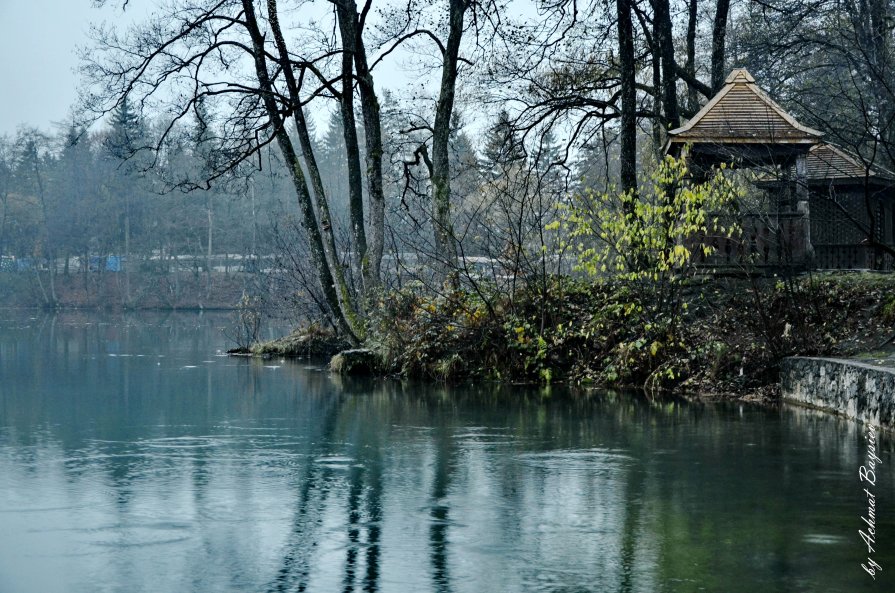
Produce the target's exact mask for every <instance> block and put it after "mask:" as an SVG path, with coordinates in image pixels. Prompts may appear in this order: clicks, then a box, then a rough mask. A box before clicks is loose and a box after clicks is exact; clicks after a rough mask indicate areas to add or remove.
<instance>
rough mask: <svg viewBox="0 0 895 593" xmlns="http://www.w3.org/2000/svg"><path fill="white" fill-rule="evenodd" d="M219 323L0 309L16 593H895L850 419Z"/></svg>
mask: <svg viewBox="0 0 895 593" xmlns="http://www.w3.org/2000/svg"><path fill="white" fill-rule="evenodd" d="M228 323H229V322H228V317H227V316H226V315H208V314H206V315H197V314H176V315H175V314H168V315H164V314H141V315H132V316H115V315H98V314H60V315H56V316H39V315H35V314H34V313H31V314H28V313H21V312H8V311H7V312H2V311H0V592H2V593H31V592H34V593H53V592H66V593H68V592H90V593H95V592H105V591H109V592H113V591H114V592H128V593H134V592H143V591H145V592H152V593H165V592H172V593H175V592H176V593H182V592H189V591H196V592H223V591H239V592H254V591H311V592H329V591H383V592H388V591H396V592H414V593H415V592H427V591H436V592H448V591H456V592H461V591H470V592H492V591H493V592H500V591H513V592H515V591H520V592H521V591H555V592H560V591H562V592H577V591H613V592H643V593H654V592H691V591H692V592H696V591H713V592H741V591H742V592H775V591H780V592H798V591H805V592H808V591H811V592H848V593H851V592H854V591H893V590H895V586H893V583H895V467H893V461H895V460H893V454H892V449H893V445H892V441H891V440H884V442H883V443H882V448H883V451H882V453H881V457H882V458H883V465H882V469H881V471H880V472H879V480H878V483H877V486H876V488H875V493H876V495H877V522H878V524H877V527H878V530H877V531H878V534H879V540H880V541H879V546H878V547H877V553H876V555H875V556H874V558H875V559H876V560H877V561H878V562H879V563H880V564H882V566H883V567H884V572H883V573H882V575H881V576H880V577H879V578H878V579H877V582H876V583H874V582H873V581H872V579H870V577H869V576H867V575H866V574H864V573H863V571H862V570H861V568H860V563H861V561H862V560H865V558H866V548H864V545H863V542H862V541H861V540H860V539H859V537H858V529H860V528H861V527H862V524H863V523H862V521H861V519H860V517H861V515H862V513H864V514H866V510H867V504H866V496H865V495H864V493H863V490H862V488H863V486H862V485H861V484H860V483H859V481H858V475H857V474H858V468H859V467H860V465H861V464H862V463H863V462H864V459H865V457H866V451H865V446H864V439H863V435H864V429H863V428H861V427H860V426H859V425H855V424H852V423H849V422H845V421H842V420H839V419H836V418H832V417H828V416H825V415H820V414H817V413H814V412H809V411H806V410H801V409H795V408H786V409H783V410H782V411H781V410H767V409H762V408H754V407H749V406H737V405H733V406H731V405H709V404H695V403H687V402H681V401H663V402H652V401H649V400H647V399H644V398H642V397H638V396H634V395H627V396H625V395H615V394H609V393H593V394H589V395H582V394H577V395H576V394H570V393H567V392H565V391H563V390H562V389H558V388H553V389H552V390H549V391H545V390H531V389H509V388H498V387H495V386H493V385H487V384H482V385H478V386H475V387H467V388H462V389H445V388H441V387H437V386H425V385H419V384H400V383H394V382H381V381H380V382H369V381H368V382H364V381H353V382H343V381H340V380H339V379H338V378H334V377H331V376H329V375H328V374H327V373H326V372H325V371H324V370H322V369H321V368H320V364H319V363H313V362H309V361H297V362H290V361H280V360H269V361H259V360H244V359H233V358H228V357H226V356H222V355H221V350H223V349H225V348H226V347H227V346H228V342H227V340H226V338H225V337H223V336H222V334H221V332H220V328H221V327H223V326H226V325H228Z"/></svg>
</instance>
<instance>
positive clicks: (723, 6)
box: [712, 0, 730, 93]
mask: <svg viewBox="0 0 895 593" xmlns="http://www.w3.org/2000/svg"><path fill="white" fill-rule="evenodd" d="M729 12H730V0H718V1H717V4H716V5H715V22H714V25H713V26H712V92H713V93H717V92H718V91H720V90H721V87H722V86H724V79H725V78H727V69H726V64H725V59H726V58H727V55H726V54H727V49H726V46H725V44H726V38H727V15H728V13H729Z"/></svg>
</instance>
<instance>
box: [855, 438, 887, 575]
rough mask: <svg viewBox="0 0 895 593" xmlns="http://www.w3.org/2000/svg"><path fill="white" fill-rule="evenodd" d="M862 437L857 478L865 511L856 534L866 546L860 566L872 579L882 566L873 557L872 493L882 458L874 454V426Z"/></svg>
mask: <svg viewBox="0 0 895 593" xmlns="http://www.w3.org/2000/svg"><path fill="white" fill-rule="evenodd" d="M864 439H865V440H866V441H867V460H866V462H865V463H864V465H862V466H861V467H860V469H858V478H859V479H860V480H861V485H862V486H864V495H865V496H866V497H867V511H866V512H865V513H862V514H861V520H862V521H863V523H864V524H863V525H862V526H861V529H859V530H858V535H860V536H861V539H862V540H864V544H865V545H866V546H867V562H866V563H865V562H862V563H861V568H863V569H864V572H866V573H867V574H869V575H870V576H871V578H873V580H876V573H878V572H882V570H883V567H882V566H880V564H879V563H878V562H877V561H876V560H874V559H873V555H874V554H875V553H876V540H877V534H876V513H877V506H876V495H875V494H874V493H873V489H874V488H875V487H876V473H877V471H878V469H879V466H880V465H882V461H883V460H882V459H880V458H879V456H878V455H877V454H876V453H877V442H878V440H879V434H878V433H877V428H876V427H875V426H873V425H872V424H868V425H867V434H866V435H865V437H864Z"/></svg>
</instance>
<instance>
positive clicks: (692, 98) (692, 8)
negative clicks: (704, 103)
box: [684, 0, 699, 117]
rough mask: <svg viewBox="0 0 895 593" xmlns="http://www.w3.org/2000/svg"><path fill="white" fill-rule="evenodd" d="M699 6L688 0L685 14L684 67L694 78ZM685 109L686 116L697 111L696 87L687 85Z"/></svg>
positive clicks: (696, 2) (694, 0) (693, 0)
mask: <svg viewBox="0 0 895 593" xmlns="http://www.w3.org/2000/svg"><path fill="white" fill-rule="evenodd" d="M698 7H699V3H698V0H690V4H689V6H688V16H687V63H686V65H685V66H684V69H685V70H686V71H687V74H689V75H690V78H696V24H697V22H698V19H699V15H698V13H697V9H698ZM687 111H688V112H689V114H688V117H693V115H695V114H696V112H697V111H699V99H698V98H697V96H696V89H695V88H693V87H692V86H690V85H689V84H688V85H687Z"/></svg>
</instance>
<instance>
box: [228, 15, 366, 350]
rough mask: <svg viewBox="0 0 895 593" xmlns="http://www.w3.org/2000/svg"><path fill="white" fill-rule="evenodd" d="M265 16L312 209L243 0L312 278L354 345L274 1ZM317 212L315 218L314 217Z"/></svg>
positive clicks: (347, 300) (356, 337) (357, 328)
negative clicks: (313, 270) (290, 109)
mask: <svg viewBox="0 0 895 593" xmlns="http://www.w3.org/2000/svg"><path fill="white" fill-rule="evenodd" d="M267 5H268V19H269V21H270V25H271V29H272V32H273V36H274V41H275V43H276V46H277V51H278V52H279V57H280V61H281V66H282V67H283V73H284V76H285V77H286V80H287V84H288V85H289V93H290V102H291V103H292V106H293V108H294V119H295V125H296V129H297V132H298V135H299V142H300V143H301V146H302V151H303V154H304V157H305V165H306V166H307V167H308V172H309V175H310V176H311V182H312V183H313V185H314V193H315V194H316V198H317V212H316V213H315V212H314V204H313V202H312V201H311V193H310V190H309V188H308V183H307V180H306V179H305V174H304V172H303V171H302V168H301V163H299V160H298V155H297V154H296V152H295V148H294V147H293V145H292V140H291V139H290V138H289V134H288V133H287V132H286V128H285V122H284V121H283V117H282V116H281V114H280V111H279V109H278V105H277V102H276V99H275V96H276V92H275V90H274V88H273V83H272V81H271V79H270V75H269V74H268V71H267V58H266V54H265V49H264V35H263V34H262V33H261V30H260V28H259V26H258V21H257V18H256V17H255V8H254V6H252V2H251V0H242V6H243V10H244V12H245V27H246V29H247V31H248V33H249V35H250V37H251V39H252V54H253V58H254V61H255V75H256V77H257V79H258V84H259V88H260V90H261V98H262V100H263V102H264V108H265V111H266V112H267V116H268V118H270V122H271V124H272V126H273V130H274V134H275V137H276V140H277V144H278V145H279V147H280V150H281V151H282V153H283V158H284V159H285V160H286V164H287V165H288V166H289V172H290V174H291V177H292V182H293V185H294V186H295V192H296V195H297V197H298V205H299V208H300V210H301V213H302V224H303V226H304V228H305V229H306V230H307V232H308V243H309V246H310V252H311V259H312V262H313V264H314V267H315V268H316V270H317V278H318V280H319V281H320V287H321V289H322V291H323V295H324V298H325V299H326V304H327V306H328V307H329V308H330V310H331V311H332V314H333V316H334V317H335V321H336V324H337V327H338V328H339V331H340V332H342V333H343V334H344V335H345V337H346V338H347V339H348V340H349V341H351V342H352V343H354V344H358V343H359V342H360V339H361V338H362V336H363V324H362V321H361V320H360V319H359V316H358V314H357V311H356V310H355V308H354V304H355V303H354V299H353V296H352V294H351V292H350V290H349V288H348V284H347V282H346V280H345V274H344V270H343V269H342V267H341V265H340V263H339V259H338V253H337V252H336V248H335V239H334V237H333V231H332V221H331V217H330V214H329V204H328V203H327V201H326V194H325V193H324V191H323V182H322V181H321V179H320V172H319V169H318V168H317V163H316V162H315V160H314V154H313V151H312V150H311V145H310V137H309V135H308V130H307V125H306V122H305V119H304V113H303V112H302V109H301V103H300V102H299V100H298V99H299V97H298V85H297V82H296V80H295V77H294V74H293V72H292V66H291V61H290V59H289V54H288V51H287V48H286V44H285V41H284V39H283V35H282V32H281V30H280V26H279V22H278V20H277V12H276V0H268V1H267ZM318 217H319V218H318Z"/></svg>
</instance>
